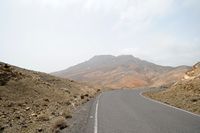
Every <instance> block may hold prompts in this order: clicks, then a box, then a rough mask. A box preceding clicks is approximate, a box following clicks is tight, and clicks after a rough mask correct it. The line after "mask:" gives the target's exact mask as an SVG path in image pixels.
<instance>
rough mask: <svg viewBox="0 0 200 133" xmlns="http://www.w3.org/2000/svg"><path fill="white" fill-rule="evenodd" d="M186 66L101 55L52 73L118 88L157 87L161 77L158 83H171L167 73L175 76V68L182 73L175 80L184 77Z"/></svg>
mask: <svg viewBox="0 0 200 133" xmlns="http://www.w3.org/2000/svg"><path fill="white" fill-rule="evenodd" d="M182 68H184V69H182ZM185 68H186V69H187V68H188V67H179V69H178V68H174V67H169V66H160V65H156V64H153V63H151V62H148V61H145V60H141V59H139V58H136V57H134V56H132V55H121V56H112V55H99V56H95V57H93V58H91V59H90V60H88V61H86V62H83V63H80V64H78V65H76V66H73V67H70V68H68V69H65V70H62V71H58V72H55V73H52V74H53V75H55V76H59V77H63V78H71V79H73V80H77V81H81V82H86V83H89V84H92V85H96V86H100V87H104V88H115V89H117V88H133V87H140V86H149V85H152V86H154V85H156V84H155V83H156V81H158V80H160V81H159V82H161V81H164V83H169V81H168V82H165V74H166V73H169V74H168V75H169V76H173V75H171V74H170V72H171V73H173V74H175V73H176V72H175V71H176V70H178V71H179V72H180V74H179V76H178V75H177V76H173V81H174V79H175V80H176V79H177V78H180V77H181V76H182V75H181V73H182V72H183V73H184V72H185ZM173 71H174V72H173ZM183 73H182V74H183ZM161 75H163V76H161ZM159 77H160V78H159ZM169 79H170V78H169ZM170 82H172V80H170ZM162 83H163V82H162Z"/></svg>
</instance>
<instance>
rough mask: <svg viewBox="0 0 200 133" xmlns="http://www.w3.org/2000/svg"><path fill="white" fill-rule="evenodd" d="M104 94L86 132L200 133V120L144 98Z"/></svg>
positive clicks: (134, 94)
mask: <svg viewBox="0 0 200 133" xmlns="http://www.w3.org/2000/svg"><path fill="white" fill-rule="evenodd" d="M141 92H142V91H141V90H117V91H110V92H104V93H102V94H101V95H100V96H98V97H97V99H96V101H94V103H93V106H92V108H91V112H90V119H89V121H88V125H87V127H86V130H85V133H200V117H199V116H197V115H193V114H190V113H187V112H185V111H181V110H178V109H176V108H172V107H169V106H166V105H163V104H160V103H158V102H155V101H151V100H149V99H146V98H144V97H142V96H141V95H140V93H141Z"/></svg>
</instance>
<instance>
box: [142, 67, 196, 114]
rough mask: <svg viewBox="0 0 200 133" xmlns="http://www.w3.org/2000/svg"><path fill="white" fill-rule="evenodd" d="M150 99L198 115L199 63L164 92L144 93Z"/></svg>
mask: <svg viewBox="0 0 200 133" xmlns="http://www.w3.org/2000/svg"><path fill="white" fill-rule="evenodd" d="M145 95H146V96H149V97H150V98H153V99H156V100H159V101H162V102H164V103H167V104H171V105H173V106H176V107H178V108H182V109H185V110H188V111H191V112H194V113H197V114H200V63H197V64H195V65H194V66H193V67H192V69H191V70H189V71H187V72H186V73H185V75H184V77H183V78H182V79H181V80H179V81H177V82H176V83H174V84H173V85H171V86H170V87H169V88H167V89H166V90H164V91H159V92H148V93H145Z"/></svg>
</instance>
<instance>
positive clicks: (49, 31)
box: [0, 0, 200, 72]
mask: <svg viewBox="0 0 200 133" xmlns="http://www.w3.org/2000/svg"><path fill="white" fill-rule="evenodd" d="M100 54H112V55H120V54H132V55H133V56H136V57H139V58H141V59H145V60H148V61H151V62H154V63H157V64H160V65H171V66H177V65H192V64H194V63H196V62H197V61H200V0H0V61H4V62H7V63H10V64H14V65H17V66H20V67H24V68H28V69H33V70H38V71H43V72H53V71H57V70H61V69H65V68H67V67H69V66H72V65H75V64H77V63H80V62H83V61H85V60H88V59H89V58H91V57H92V56H94V55H100Z"/></svg>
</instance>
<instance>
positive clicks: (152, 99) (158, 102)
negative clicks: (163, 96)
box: [140, 92, 200, 117]
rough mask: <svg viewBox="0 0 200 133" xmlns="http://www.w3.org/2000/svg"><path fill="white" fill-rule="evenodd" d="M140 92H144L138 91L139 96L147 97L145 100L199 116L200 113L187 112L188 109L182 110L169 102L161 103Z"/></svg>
mask: <svg viewBox="0 0 200 133" xmlns="http://www.w3.org/2000/svg"><path fill="white" fill-rule="evenodd" d="M142 93H144V92H140V96H141V97H143V98H145V99H147V100H149V101H153V102H156V103H159V104H162V105H165V106H168V107H171V108H174V109H177V110H179V111H183V112H185V113H188V114H191V115H194V116H197V117H200V115H198V114H195V113H192V112H189V111H187V110H184V109H181V108H178V107H175V106H172V105H169V104H166V103H163V102H160V101H157V100H154V99H151V98H149V97H146V96H144V95H143V94H142Z"/></svg>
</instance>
